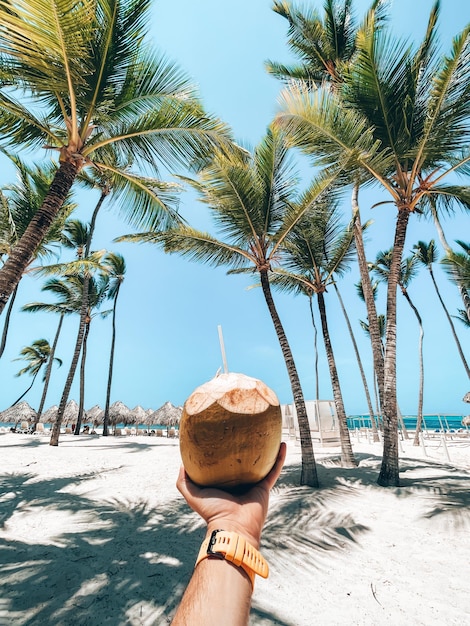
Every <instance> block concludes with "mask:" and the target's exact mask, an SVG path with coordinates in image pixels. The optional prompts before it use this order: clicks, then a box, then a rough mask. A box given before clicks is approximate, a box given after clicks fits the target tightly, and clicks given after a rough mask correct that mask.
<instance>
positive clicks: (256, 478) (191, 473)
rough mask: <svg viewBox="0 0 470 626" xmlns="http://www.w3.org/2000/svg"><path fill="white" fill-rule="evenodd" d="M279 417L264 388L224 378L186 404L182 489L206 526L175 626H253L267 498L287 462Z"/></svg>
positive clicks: (264, 572) (264, 574)
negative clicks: (252, 608) (250, 625)
mask: <svg viewBox="0 0 470 626" xmlns="http://www.w3.org/2000/svg"><path fill="white" fill-rule="evenodd" d="M281 428H282V421H281V410H280V406H279V402H278V400H277V398H276V396H275V394H274V393H273V392H272V391H271V390H270V389H269V388H268V387H266V385H265V384H264V383H262V382H261V381H259V380H256V379H253V378H249V377H247V376H244V375H242V374H222V375H221V376H219V377H217V378H215V379H213V381H209V383H206V384H205V385H202V386H201V387H199V388H198V389H196V391H195V392H194V393H193V394H192V395H191V396H190V397H189V398H188V400H187V401H186V403H185V406H184V409H183V415H182V418H181V422H180V450H181V457H182V459H183V464H184V467H181V469H180V473H179V476H178V480H177V483H176V486H177V488H178V490H179V491H180V493H181V494H182V495H183V496H184V498H185V499H186V501H187V503H188V504H189V506H190V507H191V508H192V509H193V510H194V511H195V512H196V513H198V514H199V515H200V516H201V517H202V518H203V519H204V521H205V522H206V523H207V535H206V539H205V540H204V542H203V544H202V546H201V549H200V551H199V556H198V558H197V562H196V565H197V567H196V569H195V570H194V573H193V577H192V578H191V581H190V583H189V585H188V587H187V589H186V592H185V594H184V596H183V599H182V601H181V604H180V606H179V608H178V611H177V613H176V615H175V618H174V620H173V622H172V624H173V626H183V625H187V624H205V626H210V625H214V626H215V625H219V624H224V626H246V624H248V619H249V613H250V604H251V595H252V592H253V585H254V579H255V574H259V575H260V576H262V577H264V578H266V577H267V575H268V566H267V563H266V562H265V561H264V559H263V557H262V556H261V554H259V552H258V548H259V544H260V538H261V531H262V529H263V526H264V522H265V519H266V515H267V511H268V502H269V492H270V491H271V489H272V487H273V486H274V484H275V483H276V481H277V479H278V477H279V475H280V473H281V469H282V466H283V464H284V460H285V456H286V445H285V444H284V443H281V442H280V440H281Z"/></svg>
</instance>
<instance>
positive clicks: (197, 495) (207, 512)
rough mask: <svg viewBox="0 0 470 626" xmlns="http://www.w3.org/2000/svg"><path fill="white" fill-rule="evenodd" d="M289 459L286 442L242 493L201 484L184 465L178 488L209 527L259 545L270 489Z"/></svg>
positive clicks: (208, 528) (257, 546)
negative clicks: (259, 477)
mask: <svg viewBox="0 0 470 626" xmlns="http://www.w3.org/2000/svg"><path fill="white" fill-rule="evenodd" d="M285 458H286V444H285V443H281V446H280V448H279V453H278V456H277V459H276V462H275V463H274V466H273V468H272V469H271V471H270V472H269V474H268V475H267V476H266V478H264V479H263V480H262V481H260V482H259V483H256V484H255V485H253V487H251V488H250V489H249V490H248V491H246V492H245V493H243V494H239V495H236V494H233V493H230V492H228V491H223V490H222V489H216V488H213V487H199V486H198V485H196V484H195V483H193V481H192V480H191V479H190V478H189V476H188V475H187V474H186V472H185V469H184V467H181V469H180V472H179V476H178V480H177V482H176V487H177V489H178V491H179V492H180V493H181V495H182V496H183V497H184V498H185V500H186V502H187V503H188V504H189V506H190V507H191V508H192V509H193V511H195V512H196V513H198V514H199V515H200V516H201V517H202V519H203V520H204V521H205V522H206V523H207V530H208V532H209V533H211V532H212V531H213V530H217V529H220V530H228V531H234V532H237V533H238V534H240V535H242V536H244V537H245V538H246V539H247V540H248V541H249V542H250V543H251V544H252V545H253V546H254V547H255V548H259V542H260V538H261V531H262V530H263V526H264V522H265V520H266V515H267V512H268V503H269V492H270V491H271V489H272V488H273V486H274V485H275V483H276V481H277V479H278V478H279V474H280V473H281V469H282V466H283V465H284V461H285Z"/></svg>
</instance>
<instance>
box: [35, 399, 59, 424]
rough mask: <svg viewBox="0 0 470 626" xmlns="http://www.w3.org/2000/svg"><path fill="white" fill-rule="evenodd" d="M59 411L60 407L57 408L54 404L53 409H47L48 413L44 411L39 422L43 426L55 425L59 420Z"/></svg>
mask: <svg viewBox="0 0 470 626" xmlns="http://www.w3.org/2000/svg"><path fill="white" fill-rule="evenodd" d="M58 410H59V407H58V406H57V404H53V405H52V406H51V407H49V408H48V409H47V411H44V413H43V414H42V415H41V417H40V419H39V421H40V422H42V423H43V424H53V423H54V422H55V421H56V419H57V412H58Z"/></svg>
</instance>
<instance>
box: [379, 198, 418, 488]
mask: <svg viewBox="0 0 470 626" xmlns="http://www.w3.org/2000/svg"><path fill="white" fill-rule="evenodd" d="M409 217H410V213H409V211H408V209H407V208H405V209H400V210H399V211H398V217H397V224H396V228H395V240H394V243H393V252H392V261H391V264H390V271H389V275H388V289H387V313H386V316H387V322H386V332H385V359H384V402H383V406H382V408H383V428H384V446H383V456H382V465H381V468H380V473H379V477H378V479H377V482H378V484H379V485H381V486H382V487H399V486H400V472H399V461H398V416H397V287H398V280H399V276H400V264H401V259H402V255H403V247H404V245H405V237H406V228H407V225H408V220H409Z"/></svg>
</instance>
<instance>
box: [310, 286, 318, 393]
mask: <svg viewBox="0 0 470 626" xmlns="http://www.w3.org/2000/svg"><path fill="white" fill-rule="evenodd" d="M308 303H309V306H310V316H311V318H312V326H313V345H314V349H315V399H316V400H320V378H319V375H318V331H317V326H316V324H315V316H314V314H313V302H312V296H309V297H308Z"/></svg>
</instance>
